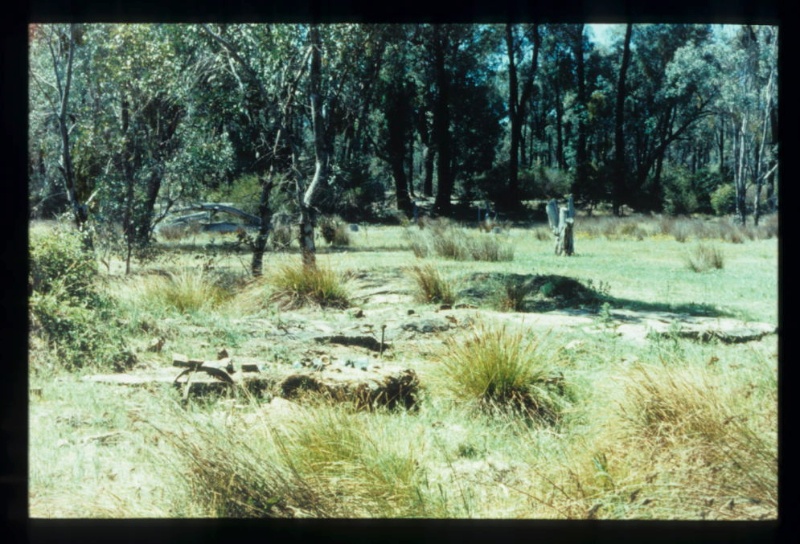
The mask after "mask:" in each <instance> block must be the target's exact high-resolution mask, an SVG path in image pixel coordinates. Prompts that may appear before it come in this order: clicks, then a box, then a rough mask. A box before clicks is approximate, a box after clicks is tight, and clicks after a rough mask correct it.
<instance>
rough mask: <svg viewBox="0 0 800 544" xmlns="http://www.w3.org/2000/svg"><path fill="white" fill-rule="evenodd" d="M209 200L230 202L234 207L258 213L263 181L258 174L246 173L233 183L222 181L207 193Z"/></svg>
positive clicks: (254, 213)
mask: <svg viewBox="0 0 800 544" xmlns="http://www.w3.org/2000/svg"><path fill="white" fill-rule="evenodd" d="M205 198H206V200H208V201H209V202H230V203H231V204H232V205H233V206H234V207H236V208H239V209H241V210H242V211H245V212H247V213H251V214H253V215H258V203H259V200H260V199H261V181H260V180H259V176H258V175H256V174H246V175H243V176H240V177H238V178H236V179H235V180H233V181H232V182H231V183H229V184H228V183H222V184H220V185H219V187H217V188H216V189H213V190H212V191H210V192H208V193H207V194H206V197H205Z"/></svg>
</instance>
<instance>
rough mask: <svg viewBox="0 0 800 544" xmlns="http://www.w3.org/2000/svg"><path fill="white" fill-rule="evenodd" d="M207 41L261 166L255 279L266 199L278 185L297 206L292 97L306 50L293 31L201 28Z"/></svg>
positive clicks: (298, 142)
mask: <svg viewBox="0 0 800 544" xmlns="http://www.w3.org/2000/svg"><path fill="white" fill-rule="evenodd" d="M200 28H201V30H202V31H203V32H204V34H205V35H206V36H207V37H208V38H209V39H210V42H209V43H208V45H207V46H208V51H209V52H214V53H215V54H216V55H217V56H218V59H219V60H218V61H217V64H218V65H220V66H224V67H225V69H226V70H227V71H228V72H229V74H230V75H231V76H232V77H234V78H235V79H236V81H237V83H238V88H239V90H240V93H241V94H240V95H239V97H240V98H239V100H240V103H239V107H240V108H242V109H243V110H244V112H246V114H245V116H244V117H245V119H246V121H247V123H246V125H247V126H254V127H256V128H257V134H258V137H259V139H260V140H261V141H262V142H263V144H264V146H263V147H262V148H261V149H262V150H258V151H256V153H258V154H260V153H262V152H263V153H264V156H265V163H266V164H263V166H262V169H261V170H258V172H259V174H260V177H259V180H260V184H261V195H260V197H259V204H258V210H259V213H258V215H259V218H260V225H259V231H258V234H257V235H256V237H255V240H254V242H253V258H252V261H251V265H250V268H251V273H252V274H253V275H254V276H260V275H261V273H262V268H263V258H264V251H265V250H266V244H267V237H268V236H269V230H270V225H271V220H272V209H271V207H270V195H271V193H272V190H273V187H275V186H276V185H277V184H279V183H281V182H285V183H282V184H283V185H284V186H285V190H288V191H292V189H291V185H292V180H293V181H294V193H295V195H296V199H297V202H298V204H300V202H301V200H300V198H301V197H300V192H301V191H300V188H299V185H298V184H299V183H300V180H299V179H298V178H299V176H300V175H301V173H300V164H299V161H300V159H301V154H302V140H303V137H302V134H301V133H300V132H301V130H302V127H298V125H297V120H296V110H297V109H298V108H300V107H301V106H300V105H299V103H298V102H297V100H298V99H297V95H298V92H299V88H300V86H301V83H303V81H304V78H305V73H306V70H307V64H308V59H309V58H310V56H311V55H312V48H311V47H309V46H307V45H305V44H304V43H303V42H304V37H303V34H304V31H303V29H302V28H300V27H299V26H298V25H218V26H217V27H212V26H211V25H202V26H201V27H200Z"/></svg>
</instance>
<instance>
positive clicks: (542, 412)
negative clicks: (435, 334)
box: [440, 325, 566, 423]
mask: <svg viewBox="0 0 800 544" xmlns="http://www.w3.org/2000/svg"><path fill="white" fill-rule="evenodd" d="M440 361H441V363H442V374H443V375H442V378H443V379H444V382H445V384H446V388H447V389H448V390H449V391H450V393H451V394H453V395H454V397H455V398H457V399H460V400H465V401H469V402H471V403H475V404H476V405H477V406H478V407H479V408H480V409H482V410H488V411H490V412H493V411H500V412H503V411H512V412H515V413H521V414H523V415H525V416H528V417H531V418H533V419H535V420H539V421H543V422H547V423H556V422H558V421H559V420H560V419H561V413H562V408H563V407H564V406H565V404H564V401H565V399H566V397H565V393H566V391H565V389H564V383H563V378H562V377H560V375H558V374H557V373H556V372H555V371H554V368H553V365H552V362H551V360H550V359H548V357H547V356H546V355H545V354H544V353H542V351H541V350H540V349H539V342H537V340H536V339H531V338H530V337H528V336H527V335H525V334H523V333H522V331H510V330H509V329H507V328H506V327H505V326H494V327H491V326H486V325H479V326H478V327H476V328H475V330H473V331H472V332H471V333H470V334H469V335H468V337H467V338H466V339H465V338H450V339H448V340H447V342H446V351H444V352H443V353H442V354H441V355H440Z"/></svg>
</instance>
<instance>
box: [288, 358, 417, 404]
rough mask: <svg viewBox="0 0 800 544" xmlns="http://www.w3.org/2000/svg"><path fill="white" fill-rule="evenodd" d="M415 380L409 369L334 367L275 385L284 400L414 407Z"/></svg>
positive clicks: (304, 374)
mask: <svg viewBox="0 0 800 544" xmlns="http://www.w3.org/2000/svg"><path fill="white" fill-rule="evenodd" d="M418 387H419V380H418V378H417V375H416V373H415V372H414V371H413V370H410V369H403V368H399V367H393V366H387V367H383V366H377V367H376V366H372V367H371V368H365V369H362V368H348V367H335V368H332V369H328V370H325V371H323V372H298V373H294V374H290V375H289V376H286V377H285V378H284V379H283V380H282V381H281V382H280V384H279V388H280V392H281V396H282V397H283V398H287V399H294V398H302V397H303V396H304V395H308V394H312V395H321V396H323V397H326V398H329V399H331V400H334V401H339V402H346V401H349V402H353V403H354V404H355V405H356V406H357V407H358V408H375V407H377V406H385V407H387V408H395V407H404V408H406V409H411V408H414V406H415V405H416V401H417V399H416V392H417V389H418Z"/></svg>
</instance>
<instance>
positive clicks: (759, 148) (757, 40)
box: [719, 25, 778, 224]
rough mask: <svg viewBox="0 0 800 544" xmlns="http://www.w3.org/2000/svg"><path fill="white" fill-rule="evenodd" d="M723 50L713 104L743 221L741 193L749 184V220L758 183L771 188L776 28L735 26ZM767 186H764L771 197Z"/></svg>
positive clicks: (759, 187) (744, 211)
mask: <svg viewBox="0 0 800 544" xmlns="http://www.w3.org/2000/svg"><path fill="white" fill-rule="evenodd" d="M726 49H727V51H728V54H727V55H726V56H725V57H724V58H722V59H721V62H722V74H724V75H725V76H726V77H725V78H724V79H723V80H722V81H720V89H721V98H720V100H719V108H720V112H721V114H722V118H723V119H724V120H725V127H726V129H727V130H726V131H727V133H728V136H727V138H726V140H727V141H729V142H730V148H731V152H730V153H729V154H728V157H729V159H728V161H727V162H729V163H730V164H731V167H730V168H729V169H728V171H730V172H731V174H732V177H733V185H734V187H735V189H736V215H737V217H738V219H739V221H740V222H741V223H742V224H744V223H745V222H746V217H747V202H746V195H747V190H748V188H749V187H752V186H754V187H755V200H754V220H755V221H756V223H757V222H758V217H759V213H760V208H761V201H760V198H761V191H762V186H763V185H764V184H765V183H766V184H767V185H768V189H769V188H770V186H772V188H773V189H772V190H774V179H775V174H776V171H777V166H778V162H777V145H778V138H777V135H778V132H777V119H778V116H777V111H778V101H777V78H778V67H777V29H776V28H775V27H770V26H760V27H758V26H753V25H745V26H741V27H739V28H738V29H736V31H735V32H734V33H733V34H732V35H729V36H728V38H727V47H726ZM772 190H769V191H768V192H769V193H770V196H772Z"/></svg>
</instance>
